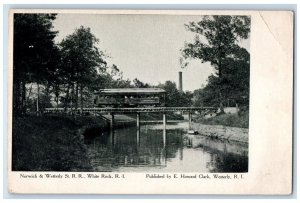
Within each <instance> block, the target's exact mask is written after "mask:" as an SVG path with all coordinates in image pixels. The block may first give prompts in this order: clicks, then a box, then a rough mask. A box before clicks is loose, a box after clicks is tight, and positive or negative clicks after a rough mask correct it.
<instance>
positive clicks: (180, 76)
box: [178, 71, 182, 92]
mask: <svg viewBox="0 0 300 203" xmlns="http://www.w3.org/2000/svg"><path fill="white" fill-rule="evenodd" d="M178 90H179V91H180V92H182V72H181V71H179V83H178Z"/></svg>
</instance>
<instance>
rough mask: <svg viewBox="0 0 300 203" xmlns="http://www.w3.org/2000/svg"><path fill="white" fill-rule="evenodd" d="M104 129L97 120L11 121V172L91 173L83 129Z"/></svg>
mask: <svg viewBox="0 0 300 203" xmlns="http://www.w3.org/2000/svg"><path fill="white" fill-rule="evenodd" d="M91 127H99V128H102V129H103V130H105V128H107V122H106V121H105V120H103V119H101V118H99V117H91V116H85V117H78V118H77V119H76V120H74V119H72V118H71V117H66V116H41V117H37V116H23V117H16V118H14V119H13V132H12V169H13V170H14V171H92V168H91V166H90V163H89V158H88V156H87V149H86V146H85V145H84V142H83V136H82V133H83V132H82V131H83V129H84V128H91Z"/></svg>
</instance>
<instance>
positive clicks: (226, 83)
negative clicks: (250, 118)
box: [182, 16, 250, 106]
mask: <svg viewBox="0 0 300 203" xmlns="http://www.w3.org/2000/svg"><path fill="white" fill-rule="evenodd" d="M186 28H187V30H188V31H191V32H193V33H195V34H196V35H195V38H194V41H193V42H191V43H186V44H185V46H184V48H183V49H182V55H183V57H184V59H185V60H187V59H200V60H201V62H202V63H205V62H209V63H210V64H211V65H212V66H213V67H214V68H215V70H216V74H215V75H211V76H210V77H209V78H208V83H207V86H206V87H204V88H203V89H202V90H199V91H196V92H195V95H198V96H196V97H197V98H196V100H197V99H198V101H196V103H198V104H197V105H200V103H201V105H212V104H214V105H217V104H219V105H221V106H222V105H223V103H224V101H228V100H234V101H235V102H236V103H240V104H247V101H244V100H245V99H246V100H247V99H249V98H248V97H249V73H250V71H249V68H250V54H249V53H248V51H247V50H246V49H245V48H242V47H241V46H240V45H239V42H240V40H241V39H247V38H248V37H249V34H250V18H249V17H247V16H205V17H203V19H202V20H201V21H199V22H190V23H189V24H188V25H186Z"/></svg>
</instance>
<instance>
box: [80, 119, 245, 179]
mask: <svg viewBox="0 0 300 203" xmlns="http://www.w3.org/2000/svg"><path fill="white" fill-rule="evenodd" d="M186 132H187V126H186V123H176V124H168V126H167V130H166V131H165V132H164V130H163V127H162V125H160V124H144V125H142V126H141V127H140V131H137V129H136V127H127V128H123V129H115V130H114V131H112V132H102V131H101V130H100V129H90V130H88V131H86V133H85V139H84V143H85V144H86V146H87V149H88V156H89V158H90V160H91V165H92V167H93V169H94V171H98V172H100V171H101V172H175V173H176V172H178V173H179V172H206V173H213V172H215V173H216V172H219V173H222V172H247V171H248V144H243V143H238V142H228V141H221V140H217V139H212V138H208V137H205V136H201V135H188V134H187V133H186ZM164 133H165V139H164ZM200 133H201V132H200Z"/></svg>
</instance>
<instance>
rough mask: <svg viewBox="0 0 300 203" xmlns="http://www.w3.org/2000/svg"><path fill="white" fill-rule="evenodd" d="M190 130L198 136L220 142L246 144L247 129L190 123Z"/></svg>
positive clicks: (247, 138) (247, 137) (247, 139)
mask: <svg viewBox="0 0 300 203" xmlns="http://www.w3.org/2000/svg"><path fill="white" fill-rule="evenodd" d="M192 129H194V130H195V131H198V132H199V134H200V135H204V136H207V137H211V138H216V139H220V140H228V141H236V142H242V143H248V141H249V136H248V135H249V129H248V128H237V127H229V126H223V125H206V124H203V123H192Z"/></svg>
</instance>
